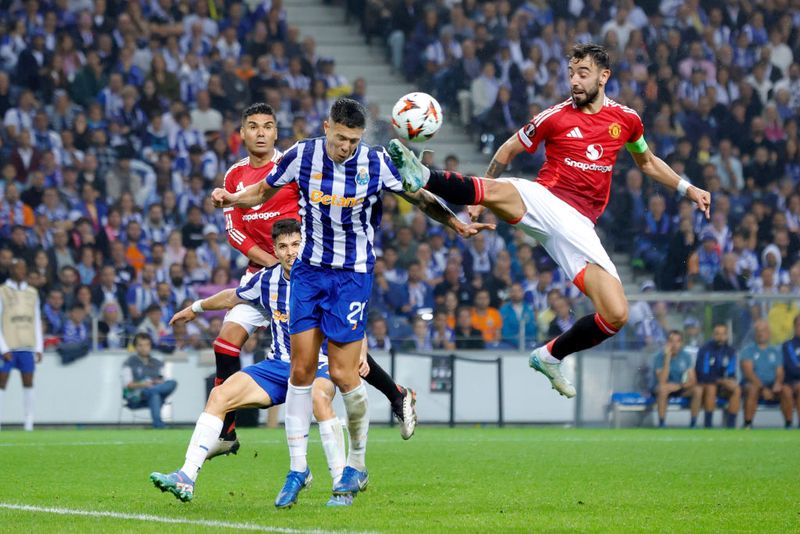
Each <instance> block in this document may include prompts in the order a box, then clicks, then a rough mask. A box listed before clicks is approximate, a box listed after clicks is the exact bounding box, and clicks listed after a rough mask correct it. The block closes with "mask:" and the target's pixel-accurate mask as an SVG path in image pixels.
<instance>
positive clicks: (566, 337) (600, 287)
mask: <svg viewBox="0 0 800 534" xmlns="http://www.w3.org/2000/svg"><path fill="white" fill-rule="evenodd" d="M575 283H576V285H577V286H578V287H579V288H580V289H581V290H582V291H583V292H584V293H586V295H587V296H588V297H589V298H590V299H591V300H592V302H593V303H594V305H595V308H596V309H597V313H594V314H590V315H586V316H584V317H581V318H580V319H578V320H577V321H575V324H574V325H572V328H570V329H569V330H567V331H566V332H564V333H563V334H561V335H560V336H558V337H556V338H555V339H553V340H551V341H550V342H549V343H547V344H546V345H543V346H541V347H539V348H538V349H536V350H534V351H533V352H532V353H531V357H530V362H529V363H530V366H531V367H532V368H534V369H535V370H537V371H539V372H540V373H542V374H543V375H545V376H546V377H547V378H548V379H549V380H550V383H551V384H552V385H553V389H555V390H556V391H558V392H559V393H560V394H561V395H563V396H565V397H567V398H572V397H574V396H575V387H574V386H573V385H572V384H571V383H570V382H569V380H567V379H566V378H565V377H564V375H563V374H562V373H561V361H562V360H563V359H564V358H566V357H567V356H569V355H570V354H573V353H575V352H580V351H582V350H586V349H588V348H591V347H594V346H596V345H599V344H600V343H602V342H603V341H605V340H606V339H608V338H610V337H612V336H614V335H615V334H616V333H617V332H619V330H620V329H621V328H622V327H623V326H624V325H625V323H626V322H627V320H628V303H627V300H626V299H625V293H624V291H623V290H622V284H620V282H619V280H617V279H616V278H615V277H614V276H612V275H611V274H609V273H608V272H607V271H605V270H604V269H603V268H602V267H600V266H599V265H596V264H593V263H589V264H587V265H586V268H585V269H584V270H583V271H582V272H581V273H580V274H579V275H578V276H576V278H575Z"/></svg>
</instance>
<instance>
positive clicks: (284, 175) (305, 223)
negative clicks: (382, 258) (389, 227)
mask: <svg viewBox="0 0 800 534" xmlns="http://www.w3.org/2000/svg"><path fill="white" fill-rule="evenodd" d="M266 180H267V183H268V184H269V185H270V186H272V187H280V186H282V185H286V184H288V183H290V182H294V181H296V182H297V184H298V186H299V188H300V217H301V221H302V223H301V224H302V229H303V241H302V244H301V248H300V253H299V255H298V257H299V258H300V260H301V261H302V262H303V263H306V264H308V265H313V266H316V267H327V268H332V269H345V270H349V271H355V272H359V273H371V272H372V268H373V265H374V263H375V252H374V250H373V240H374V238H375V229H376V228H377V227H378V226H379V225H380V223H381V213H382V201H381V193H382V191H383V190H384V189H388V190H390V191H393V192H396V193H401V192H402V191H403V185H402V183H401V181H400V175H399V174H398V172H397V169H396V168H395V166H394V164H393V163H392V161H391V160H390V159H389V155H388V154H387V153H386V151H385V150H384V149H383V147H370V146H368V145H365V144H363V143H362V144H360V145H359V146H358V148H357V149H356V151H355V153H354V154H353V156H351V157H350V159H348V160H347V161H345V162H344V163H342V164H337V163H334V161H333V160H332V159H331V158H329V157H328V155H327V153H326V152H325V138H324V137H318V138H316V139H306V140H303V141H299V142H298V143H296V144H295V145H294V146H293V147H291V148H290V149H289V150H287V151H286V153H285V154H284V155H283V158H282V159H281V160H280V161H279V162H278V164H277V165H275V167H274V168H273V169H272V171H271V172H270V173H269V174H268V175H267V177H266Z"/></svg>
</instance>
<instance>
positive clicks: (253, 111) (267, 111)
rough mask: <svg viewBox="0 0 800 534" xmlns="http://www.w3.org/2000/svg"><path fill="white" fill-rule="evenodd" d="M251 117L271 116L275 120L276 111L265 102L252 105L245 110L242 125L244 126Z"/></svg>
mask: <svg viewBox="0 0 800 534" xmlns="http://www.w3.org/2000/svg"><path fill="white" fill-rule="evenodd" d="M250 115H271V116H272V117H273V118H274V117H275V110H274V109H272V106H270V105H269V104H266V103H264V102H256V103H255V104H250V105H249V106H247V107H246V108H244V111H242V124H244V122H245V121H246V120H247V117H249V116H250Z"/></svg>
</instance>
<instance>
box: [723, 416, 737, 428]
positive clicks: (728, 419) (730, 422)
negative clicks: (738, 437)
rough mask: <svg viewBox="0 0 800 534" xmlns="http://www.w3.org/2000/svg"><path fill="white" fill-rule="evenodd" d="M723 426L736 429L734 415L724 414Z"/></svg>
mask: <svg viewBox="0 0 800 534" xmlns="http://www.w3.org/2000/svg"><path fill="white" fill-rule="evenodd" d="M725 426H726V427H728V428H736V414H735V413H726V414H725Z"/></svg>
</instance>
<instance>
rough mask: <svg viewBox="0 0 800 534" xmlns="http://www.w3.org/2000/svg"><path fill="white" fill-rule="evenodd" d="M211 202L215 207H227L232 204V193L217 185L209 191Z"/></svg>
mask: <svg viewBox="0 0 800 534" xmlns="http://www.w3.org/2000/svg"><path fill="white" fill-rule="evenodd" d="M211 202H213V203H214V207H215V208H227V207H229V206H233V195H232V194H231V193H229V192H227V191H225V190H224V189H222V188H221V187H217V188H216V189H214V190H213V191H212V192H211Z"/></svg>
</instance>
